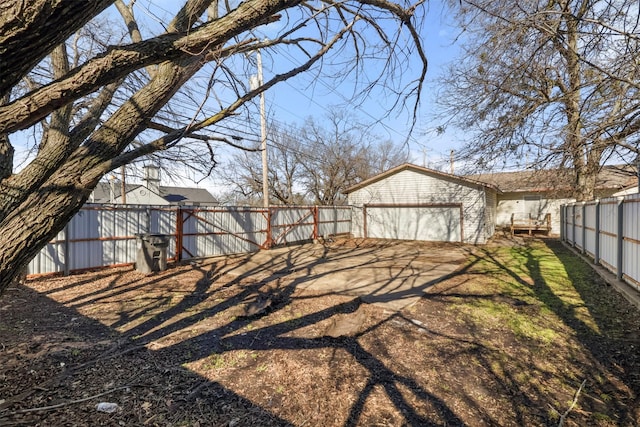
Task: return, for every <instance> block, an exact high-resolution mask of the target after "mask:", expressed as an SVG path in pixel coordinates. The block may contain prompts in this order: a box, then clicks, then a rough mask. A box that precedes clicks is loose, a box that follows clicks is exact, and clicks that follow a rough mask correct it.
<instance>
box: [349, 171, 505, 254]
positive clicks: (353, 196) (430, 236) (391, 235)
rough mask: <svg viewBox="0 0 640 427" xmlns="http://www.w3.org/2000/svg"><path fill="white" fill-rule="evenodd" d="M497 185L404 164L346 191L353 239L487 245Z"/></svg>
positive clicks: (493, 215)
mask: <svg viewBox="0 0 640 427" xmlns="http://www.w3.org/2000/svg"><path fill="white" fill-rule="evenodd" d="M497 191H498V190H497V189H496V188H495V187H492V186H490V185H487V184H485V183H482V182H479V181H474V180H469V179H467V178H463V177H460V176H456V175H451V174H447V173H443V172H439V171H435V170H432V169H428V168H423V167H420V166H416V165H411V164H404V165H402V166H398V167H396V168H393V169H391V170H389V171H387V172H384V173H382V174H380V175H377V176H375V177H373V178H370V179H368V180H366V181H363V182H361V183H360V184H358V185H356V186H354V187H352V188H350V189H349V190H348V192H347V193H348V200H349V204H350V205H351V206H353V207H354V212H353V215H352V234H353V235H354V237H365V238H379V239H400V240H424V241H435V242H464V243H474V244H475V243H485V242H486V241H487V239H489V238H490V237H491V236H492V235H493V233H494V231H495V225H494V224H495V223H494V219H495V212H496V193H497Z"/></svg>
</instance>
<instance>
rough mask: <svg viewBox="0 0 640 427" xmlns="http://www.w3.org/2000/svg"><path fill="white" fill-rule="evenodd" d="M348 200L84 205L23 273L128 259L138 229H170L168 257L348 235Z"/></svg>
mask: <svg viewBox="0 0 640 427" xmlns="http://www.w3.org/2000/svg"><path fill="white" fill-rule="evenodd" d="M350 231H351V208H350V207H348V206H295V207H286V206H274V207H270V208H268V209H267V208H243V207H216V208H200V207H186V206H180V207H158V206H132V205H120V206H118V205H113V206H112V205H108V206H107V205H92V204H88V205H85V206H84V207H83V208H82V209H81V210H80V212H78V213H77V214H76V215H75V216H74V217H73V218H72V220H71V221H70V222H69V223H68V224H67V226H66V227H65V229H64V230H63V231H61V232H60V233H58V235H57V236H56V238H55V239H54V240H52V241H51V242H49V243H48V244H47V245H46V246H45V247H44V248H43V249H42V250H41V251H40V253H39V254H38V255H37V256H36V257H35V258H34V259H33V260H32V261H31V263H30V264H29V268H28V274H50V273H58V274H69V273H71V272H77V271H83V270H89V269H95V268H101V267H117V266H123V265H130V264H133V263H134V262H135V259H136V251H137V239H136V235H137V234H142V233H152V234H165V235H168V236H170V239H169V247H168V249H167V256H168V258H169V260H170V261H179V260H182V259H189V258H200V257H209V256H216V255H230V254H238V253H248V252H253V251H257V250H260V249H266V248H269V247H271V246H274V245H284V244H289V243H296V242H303V241H309V240H313V239H317V238H318V237H327V236H332V235H340V234H348V233H350Z"/></svg>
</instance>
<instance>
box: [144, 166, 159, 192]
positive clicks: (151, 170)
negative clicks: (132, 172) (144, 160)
mask: <svg viewBox="0 0 640 427" xmlns="http://www.w3.org/2000/svg"><path fill="white" fill-rule="evenodd" d="M144 186H145V187H147V189H148V190H149V191H152V192H154V193H156V194H158V195H159V194H160V168H159V167H158V166H152V165H147V166H145V167H144Z"/></svg>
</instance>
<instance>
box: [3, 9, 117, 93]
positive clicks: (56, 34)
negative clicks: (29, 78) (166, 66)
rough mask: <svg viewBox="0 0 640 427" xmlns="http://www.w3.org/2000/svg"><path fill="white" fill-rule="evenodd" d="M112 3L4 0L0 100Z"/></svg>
mask: <svg viewBox="0 0 640 427" xmlns="http://www.w3.org/2000/svg"><path fill="white" fill-rule="evenodd" d="M111 3H113V0H91V1H87V0H29V1H24V0H3V1H2V4H1V5H0V70H2V72H1V73H0V97H2V96H4V95H6V94H7V93H9V91H10V90H11V88H12V87H13V86H15V85H16V84H17V83H18V82H19V81H20V79H22V77H24V75H25V74H26V73H28V72H29V70H31V69H32V68H33V67H34V66H35V65H36V64H37V63H38V62H40V61H41V60H42V59H43V58H44V57H45V56H47V55H48V54H49V53H50V52H51V50H52V49H53V48H54V47H55V46H57V45H59V44H60V43H62V42H63V41H65V40H66V39H67V38H68V37H69V36H71V34H73V33H74V32H75V31H77V30H78V29H79V28H82V27H83V26H84V24H86V23H87V22H89V21H90V20H91V19H92V18H93V17H95V16H97V15H98V14H99V13H100V12H102V11H103V10H104V9H105V8H107V6H109V5H110V4H111Z"/></svg>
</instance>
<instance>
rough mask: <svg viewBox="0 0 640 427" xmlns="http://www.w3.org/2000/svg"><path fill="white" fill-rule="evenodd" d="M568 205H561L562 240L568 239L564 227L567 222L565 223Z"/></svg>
mask: <svg viewBox="0 0 640 427" xmlns="http://www.w3.org/2000/svg"><path fill="white" fill-rule="evenodd" d="M566 207H567V205H560V240H561V241H563V242H564V241H566V240H567V239H566V235H565V234H566V233H565V231H564V228H565V227H566V224H565V222H566V221H565V216H566V213H565V209H566Z"/></svg>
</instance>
